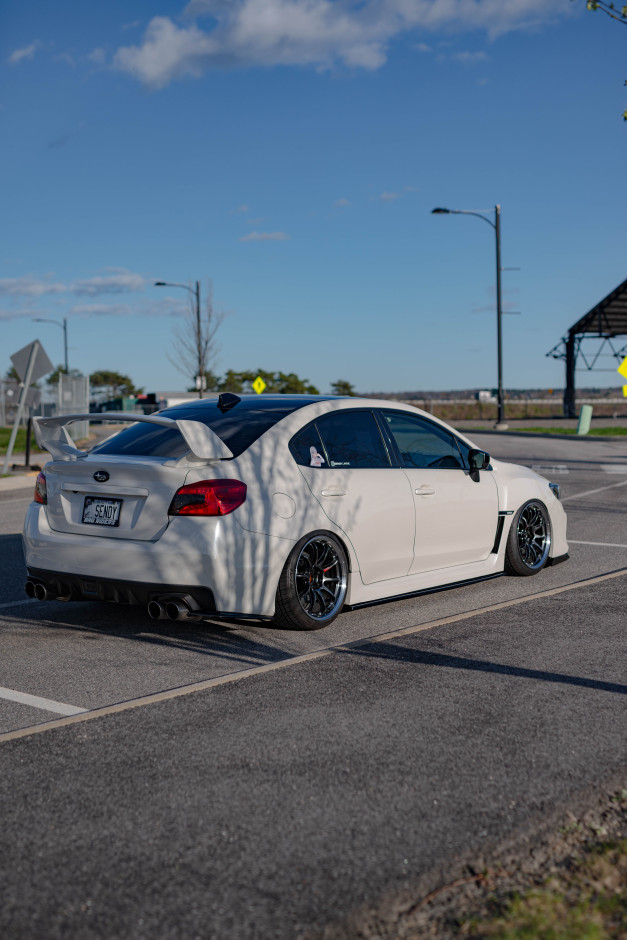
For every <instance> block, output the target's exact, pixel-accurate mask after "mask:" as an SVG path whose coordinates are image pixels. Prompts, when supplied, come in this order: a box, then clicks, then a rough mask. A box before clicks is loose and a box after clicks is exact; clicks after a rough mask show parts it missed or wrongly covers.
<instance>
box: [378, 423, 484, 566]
mask: <svg viewBox="0 0 627 940" xmlns="http://www.w3.org/2000/svg"><path fill="white" fill-rule="evenodd" d="M381 417H382V419H383V423H384V427H385V429H386V430H387V431H388V433H389V434H390V436H391V439H392V441H393V443H394V444H395V445H396V448H397V449H398V457H399V459H400V463H401V466H402V467H403V470H404V472H405V474H406V476H407V479H408V480H409V482H410V485H411V490H412V494H413V498H414V506H415V512H416V535H415V543H414V560H413V563H412V566H411V569H410V573H411V574H416V573H419V572H423V571H430V570H433V569H437V568H448V567H452V566H454V565H464V564H469V563H471V562H476V561H482V560H484V559H485V558H487V557H488V555H489V554H490V552H491V551H492V547H493V545H494V539H495V535H496V528H497V523H498V510H499V507H498V491H497V487H496V483H495V481H494V477H493V475H492V472H491V471H490V470H484V471H481V472H475V473H473V474H472V476H471V474H470V471H469V468H468V457H467V455H468V450H469V448H468V447H467V445H465V444H464V442H463V441H461V440H460V439H459V438H457V437H456V436H455V435H453V434H452V433H450V432H449V431H448V430H447V429H446V428H443V427H441V426H440V425H438V424H436V423H435V422H433V421H429V420H428V419H426V418H422V417H421V416H420V415H415V416H414V415H412V414H409V413H407V412H403V411H393V410H389V411H388V410H385V411H382V412H381Z"/></svg>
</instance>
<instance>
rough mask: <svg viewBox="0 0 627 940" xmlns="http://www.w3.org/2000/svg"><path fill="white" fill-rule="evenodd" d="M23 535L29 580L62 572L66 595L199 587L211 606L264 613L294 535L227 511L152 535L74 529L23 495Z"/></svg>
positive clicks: (133, 596)
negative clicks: (55, 523) (55, 522)
mask: <svg viewBox="0 0 627 940" xmlns="http://www.w3.org/2000/svg"><path fill="white" fill-rule="evenodd" d="M23 543H24V556H25V559H26V565H27V567H28V570H29V572H30V573H31V574H32V576H33V578H34V579H35V580H37V577H38V576H37V572H40V573H41V575H40V577H41V579H42V580H45V577H46V576H47V577H54V578H56V579H57V580H58V581H59V582H60V583H61V582H62V581H63V580H65V582H66V583H67V584H68V585H71V587H72V591H71V592H70V594H71V596H74V595H75V594H76V595H77V596H78V597H80V598H81V599H84V600H87V599H93V600H110V601H115V602H118V603H144V600H145V598H146V597H147V596H148V595H150V594H162V593H176V594H180V593H189V594H191V595H192V596H195V593H197V592H198V590H199V589H200V590H203V589H204V590H206V591H207V592H208V594H206V595H202V596H203V597H204V598H205V600H207V601H209V594H210V595H211V597H212V598H213V609H214V610H215V611H216V612H217V613H220V612H224V613H230V612H235V611H236V612H238V613H240V614H243V615H252V616H261V617H272V616H273V614H274V601H275V595H276V588H277V584H278V580H279V576H280V574H281V571H282V569H283V565H284V564H285V560H286V558H287V556H288V554H289V552H290V550H291V548H292V546H293V544H294V541H292V540H290V539H283V538H276V537H273V536H267V535H262V534H260V533H255V532H249V531H247V530H245V529H243V528H242V527H241V526H240V525H239V523H238V522H237V519H236V518H235V513H233V514H231V515H228V516H220V517H218V518H210V519H204V518H194V517H180V518H176V519H173V520H172V521H171V523H170V525H169V526H168V528H167V529H166V531H165V532H164V533H163V535H162V536H161V538H159V539H158V540H157V541H155V542H148V541H140V540H133V539H128V540H127V539H111V538H107V537H106V536H98V535H91V534H90V535H75V534H70V533H65V532H57V531H55V530H53V529H51V528H50V526H49V524H48V519H47V516H46V512H45V506H41V505H38V504H37V503H31V505H30V506H29V508H28V511H27V513H26V519H25V522H24V532H23ZM85 584H87V587H85ZM164 588H167V590H165V591H164V590H163V589H164ZM148 599H152V598H150V597H149V598H148ZM147 602H148V601H146V603H147ZM199 606H200V607H201V608H203V609H204V607H205V605H204V604H199Z"/></svg>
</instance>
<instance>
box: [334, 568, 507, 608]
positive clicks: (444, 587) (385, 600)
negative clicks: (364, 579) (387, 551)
mask: <svg viewBox="0 0 627 940" xmlns="http://www.w3.org/2000/svg"><path fill="white" fill-rule="evenodd" d="M504 573H505V572H503V571H497V572H495V573H494V574H484V575H481V576H480V577H478V578H468V579H467V580H466V581H451V582H450V583H449V584H439V585H438V586H437V587H431V588H422V589H421V590H419V591H408V592H407V593H406V594H391V595H390V596H389V597H379V598H377V599H376V600H372V601H362V602H361V603H360V604H344V607H343V610H359V609H360V608H361V607H375V606H376V605H377V604H390V603H391V602H392V601H403V600H406V599H407V598H408V597H420V596H421V595H422V594H438V593H439V592H440V591H450V590H452V589H453V588H460V587H465V586H466V585H468V584H479V583H480V582H481V581H492V580H494V578H502V577H503V575H504Z"/></svg>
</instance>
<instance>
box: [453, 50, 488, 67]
mask: <svg viewBox="0 0 627 940" xmlns="http://www.w3.org/2000/svg"><path fill="white" fill-rule="evenodd" d="M449 58H451V59H455V61H456V62H463V63H464V65H473V64H474V63H475V62H485V60H486V59H487V58H488V57H487V55H486V54H485V52H453V53H451V55H450V56H449Z"/></svg>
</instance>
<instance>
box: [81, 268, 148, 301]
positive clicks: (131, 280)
mask: <svg viewBox="0 0 627 940" xmlns="http://www.w3.org/2000/svg"><path fill="white" fill-rule="evenodd" d="M145 284H146V281H145V279H144V278H143V277H142V276H141V275H140V274H132V273H131V272H130V271H125V272H124V273H119V274H105V275H100V276H98V277H90V278H87V279H85V280H82V281H73V282H72V284H71V285H70V291H71V293H72V294H76V295H77V296H79V297H80V296H88V297H95V296H96V295H97V294H129V293H132V292H133V291H139V290H143V289H144V286H145Z"/></svg>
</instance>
